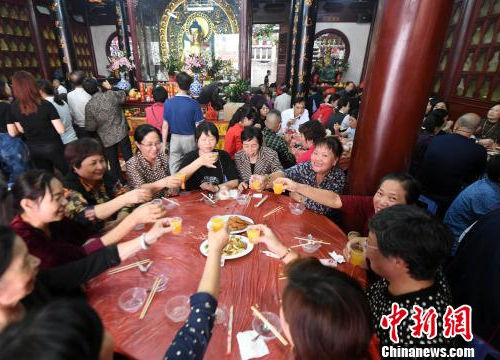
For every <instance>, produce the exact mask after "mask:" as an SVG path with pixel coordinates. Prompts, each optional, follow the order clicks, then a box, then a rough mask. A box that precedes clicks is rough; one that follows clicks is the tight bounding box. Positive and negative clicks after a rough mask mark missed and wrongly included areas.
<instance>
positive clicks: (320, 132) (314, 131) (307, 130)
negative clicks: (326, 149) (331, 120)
mask: <svg viewBox="0 0 500 360" xmlns="http://www.w3.org/2000/svg"><path fill="white" fill-rule="evenodd" d="M299 132H300V133H301V134H302V135H304V137H305V139H306V140H312V141H313V142H314V143H316V141H318V140H320V139H322V138H324V137H325V136H326V130H325V127H324V126H323V124H321V123H320V122H319V121H317V120H309V121H306V122H305V123H303V124H301V125H300V126H299Z"/></svg>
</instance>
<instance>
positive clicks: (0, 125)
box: [0, 101, 12, 133]
mask: <svg viewBox="0 0 500 360" xmlns="http://www.w3.org/2000/svg"><path fill="white" fill-rule="evenodd" d="M7 124H12V114H11V112H10V104H9V103H8V102H4V101H0V133H6V132H7Z"/></svg>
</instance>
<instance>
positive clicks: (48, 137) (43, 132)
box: [11, 100, 63, 147]
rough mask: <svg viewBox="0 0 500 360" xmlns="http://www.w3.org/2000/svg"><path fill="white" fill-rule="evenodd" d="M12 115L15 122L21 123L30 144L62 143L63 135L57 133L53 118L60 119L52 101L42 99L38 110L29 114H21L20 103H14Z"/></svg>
mask: <svg viewBox="0 0 500 360" xmlns="http://www.w3.org/2000/svg"><path fill="white" fill-rule="evenodd" d="M11 110H12V116H13V120H14V121H15V122H18V123H20V124H21V126H22V127H23V130H24V135H25V136H26V142H27V143H28V144H38V145H40V144H61V147H62V146H63V143H62V140H61V136H60V135H59V134H58V133H57V131H56V129H55V128H54V125H52V120H55V119H59V118H60V116H59V114H58V113H57V110H56V108H55V107H54V105H52V104H51V103H50V102H48V101H46V100H42V103H41V104H40V106H39V107H38V110H37V111H36V112H34V113H31V114H29V115H24V114H21V109H20V108H19V103H18V102H17V100H16V101H14V102H13V103H12V107H11Z"/></svg>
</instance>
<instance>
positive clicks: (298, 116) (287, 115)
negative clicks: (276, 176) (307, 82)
mask: <svg viewBox="0 0 500 360" xmlns="http://www.w3.org/2000/svg"><path fill="white" fill-rule="evenodd" d="M306 121H309V111H307V109H306V101H305V99H304V98H302V97H298V98H296V99H295V100H294V102H293V107H292V108H291V109H287V110H285V111H283V112H282V113H281V129H280V133H281V134H283V133H285V132H287V131H289V130H292V131H295V132H297V131H299V126H300V125H302V124H303V123H305V122H306Z"/></svg>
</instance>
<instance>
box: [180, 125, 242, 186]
mask: <svg viewBox="0 0 500 360" xmlns="http://www.w3.org/2000/svg"><path fill="white" fill-rule="evenodd" d="M195 140H196V144H197V146H198V150H195V151H192V152H190V153H187V154H186V155H185V156H184V159H183V160H182V165H181V170H180V171H179V173H181V174H184V175H186V178H187V182H186V189H187V190H195V189H202V190H206V191H211V192H217V191H219V190H220V188H226V189H232V188H236V187H238V183H239V181H238V171H237V170H236V166H235V165H234V162H233V160H231V158H230V157H229V154H228V153H227V152H225V151H223V150H216V149H215V146H216V145H217V142H218V141H219V132H218V131H217V127H216V126H215V125H214V124H213V123H211V122H207V121H205V122H203V123H201V124H200V125H199V126H198V127H197V128H196V132H195Z"/></svg>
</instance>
